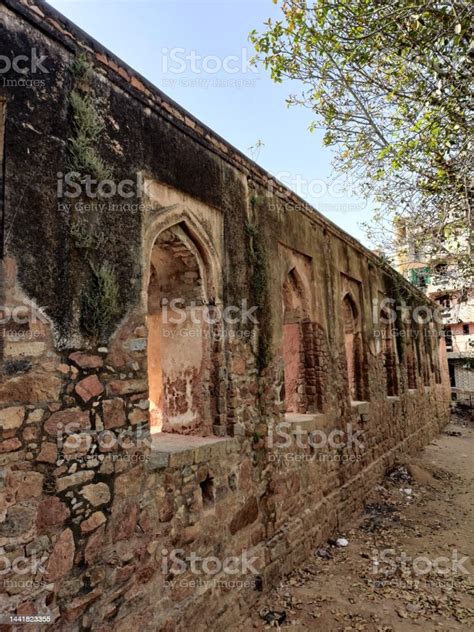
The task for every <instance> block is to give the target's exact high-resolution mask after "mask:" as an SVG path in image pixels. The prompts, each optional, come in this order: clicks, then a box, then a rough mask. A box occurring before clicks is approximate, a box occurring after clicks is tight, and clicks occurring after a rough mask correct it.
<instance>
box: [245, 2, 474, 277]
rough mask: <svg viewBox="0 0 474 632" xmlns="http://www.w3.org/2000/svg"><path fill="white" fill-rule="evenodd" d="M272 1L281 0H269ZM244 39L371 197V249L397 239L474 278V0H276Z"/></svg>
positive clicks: (394, 245) (388, 248) (343, 167)
mask: <svg viewBox="0 0 474 632" xmlns="http://www.w3.org/2000/svg"><path fill="white" fill-rule="evenodd" d="M274 1H275V2H276V1H277V0H274ZM280 4H281V11H282V18H281V19H280V20H277V21H273V20H270V19H269V20H268V21H267V22H266V23H265V30H264V31H263V32H261V33H258V32H257V31H255V30H254V31H252V32H251V34H250V39H251V41H252V42H253V44H254V46H255V49H256V51H257V56H256V59H257V60H260V61H262V62H263V64H264V65H265V67H266V68H268V69H269V70H270V72H271V77H272V78H273V80H274V81H276V82H282V81H284V80H285V79H293V80H297V81H299V82H300V84H301V91H300V92H299V93H298V94H292V95H290V96H289V97H288V104H290V105H293V104H298V105H303V106H305V107H308V108H310V109H311V110H312V111H313V112H314V114H315V120H314V123H313V128H316V127H320V128H323V129H324V130H325V134H324V143H325V145H328V146H332V147H333V148H335V150H336V153H335V155H336V157H335V166H336V168H337V169H339V170H340V171H342V172H345V173H346V174H348V175H350V176H351V178H354V179H355V180H356V182H357V183H358V185H359V190H360V192H361V194H364V195H370V196H372V198H373V199H374V200H375V201H376V204H377V210H376V213H375V217H374V220H375V221H374V222H371V223H370V224H369V225H366V229H367V230H368V233H369V236H370V237H371V239H372V241H373V242H374V244H376V245H377V247H382V248H383V250H384V251H385V252H387V253H390V252H391V251H393V249H394V248H397V247H399V244H397V239H396V238H397V234H398V237H400V231H399V230H398V228H397V223H398V224H399V225H402V226H403V234H404V235H405V236H406V235H409V236H410V240H411V241H415V242H416V248H417V249H418V250H422V251H423V252H425V253H426V254H427V257H428V259H429V260H430V261H433V262H434V263H437V262H439V261H440V260H444V261H446V260H447V261H449V262H450V263H451V265H452V266H455V267H456V269H457V270H458V271H459V274H460V275H461V276H462V277H463V278H464V281H465V282H466V281H467V280H469V281H468V282H471V283H472V255H471V252H472V250H471V248H472V243H471V241H470V240H471V236H472V224H471V222H472V200H473V145H474V143H473V136H472V129H473V110H472V104H473V96H474V89H473V85H474V84H473V82H472V78H473V77H472V74H473V73H472V61H473V59H474V30H473V21H472V18H473V13H474V10H473V6H474V5H472V4H471V3H470V0H439V1H436V0H428V1H425V2H423V1H421V0H415V1H413V0H339V1H338V0H315V1H313V2H307V1H306V0H283V1H281V3H280Z"/></svg>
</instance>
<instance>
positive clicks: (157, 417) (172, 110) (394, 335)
mask: <svg viewBox="0 0 474 632" xmlns="http://www.w3.org/2000/svg"><path fill="white" fill-rule="evenodd" d="M0 22H1V24H0V28H1V40H0V41H1V47H2V48H1V52H2V54H3V53H5V54H8V55H11V54H15V55H16V54H26V55H27V56H28V55H31V54H32V52H31V51H32V50H33V49H34V50H35V51H36V53H35V54H38V55H44V56H45V57H46V58H45V60H44V67H45V68H46V71H42V72H40V73H39V74H38V75H37V76H35V77H34V78H35V79H37V80H38V82H39V83H37V84H34V85H33V84H27V83H25V82H18V74H15V73H14V72H12V73H10V74H8V73H7V74H6V75H5V80H6V82H4V83H3V84H2V85H0V104H3V105H2V110H1V112H0V125H2V122H3V121H4V125H2V128H1V129H0V141H1V144H2V147H4V152H3V154H1V155H3V160H0V166H1V165H3V174H4V175H3V177H2V186H0V192H1V193H2V200H1V205H0V208H1V209H2V211H3V224H2V226H3V233H2V245H3V250H2V252H3V258H2V279H1V284H0V290H1V294H2V305H3V318H2V337H1V344H2V354H1V362H2V366H1V369H2V373H1V382H0V433H1V436H0V467H1V470H0V474H1V476H0V486H1V487H0V560H1V567H0V573H1V574H0V581H1V585H2V587H1V589H0V593H1V594H0V614H1V615H4V614H5V613H7V614H8V615H11V616H13V615H17V616H20V617H27V616H33V615H41V616H46V617H50V619H49V621H50V623H49V626H50V628H49V629H55V630H66V631H67V630H71V631H75V630H79V629H85V628H87V629H91V630H97V631H100V632H106V631H112V630H114V632H115V631H118V632H122V631H123V632H125V631H128V630H130V629H143V630H163V631H165V630H166V631H170V630H187V629H189V626H190V625H192V626H193V628H194V629H196V630H204V629H215V630H222V629H225V626H226V625H228V624H230V623H231V622H235V621H236V620H239V618H241V617H244V616H245V612H246V611H247V610H248V608H249V607H250V606H251V604H252V600H253V599H255V596H256V595H257V593H258V591H259V590H267V589H268V588H269V587H270V586H271V585H273V584H274V582H275V581H277V579H278V578H280V577H281V576H282V575H283V574H284V573H285V572H287V571H289V570H290V569H291V568H293V567H294V566H295V565H296V564H297V563H299V562H300V561H302V560H304V559H305V558H306V557H307V556H308V555H310V554H311V551H312V550H313V549H314V547H315V546H316V545H317V544H318V543H321V542H323V541H324V540H325V539H326V538H327V537H329V536H330V535H331V534H332V533H334V532H336V531H338V530H342V529H343V528H344V524H345V523H346V521H347V520H348V519H349V517H350V516H351V515H353V514H354V512H355V511H357V510H359V509H360V508H361V507H362V503H363V500H364V498H365V496H366V494H367V492H368V490H369V489H370V487H371V486H372V485H373V484H375V483H376V482H377V481H378V480H380V479H381V477H382V476H383V474H384V472H385V471H386V469H387V468H388V467H390V466H391V465H392V464H393V463H394V462H395V461H396V459H397V458H398V457H399V456H400V455H402V454H405V453H407V452H411V451H416V450H418V449H420V448H421V447H422V446H423V445H425V444H426V443H427V442H428V441H429V440H430V439H431V438H432V437H433V436H435V435H436V433H437V432H438V431H439V429H440V428H441V427H442V426H443V424H444V423H446V421H447V416H448V409H449V380H448V376H447V365H446V359H445V352H444V348H443V345H441V346H440V342H439V338H438V332H437V329H436V327H435V328H433V327H430V326H427V325H425V324H423V323H421V324H420V323H418V322H417V323H413V322H412V319H411V314H412V312H413V309H414V308H416V307H420V308H421V306H424V309H425V310H428V311H429V310H431V309H433V306H432V305H431V304H430V303H426V299H425V298H424V297H423V296H422V295H420V294H419V293H417V292H416V290H415V289H414V288H413V287H411V286H409V285H408V284H407V283H406V282H405V281H404V280H403V279H401V277H399V276H398V275H397V274H396V273H395V272H393V271H392V270H390V269H389V268H387V267H386V266H384V265H383V264H382V262H381V261H380V260H379V259H378V258H377V257H375V256H374V255H373V254H372V253H370V252H369V251H367V250H366V249H364V248H363V247H362V246H361V245H360V244H359V243H358V242H356V241H355V240H354V239H352V238H351V237H350V236H348V235H346V234H345V233H344V232H343V231H342V230H341V229H339V228H337V227H335V226H334V225H332V224H331V223H330V222H328V221H326V220H325V219H324V218H323V217H322V216H321V215H320V214H318V213H317V212H316V211H315V210H314V209H311V208H309V207H308V206H307V205H306V204H305V203H304V202H303V201H302V200H300V199H299V198H297V197H296V196H295V195H294V194H293V193H291V192H290V191H288V190H286V189H284V188H283V187H282V185H280V184H278V183H277V182H274V181H273V180H272V179H271V177H270V176H269V175H268V174H267V173H265V172H264V171H263V170H262V169H260V168H258V167H257V166H256V165H254V164H253V163H251V162H250V161H248V160H247V159H246V158H245V157H244V156H243V155H241V154H240V153H239V152H237V150H235V149H233V148H232V147H231V146H230V145H228V144H227V143H225V141H223V139H221V138H219V137H218V136H217V135H215V134H214V133H212V132H211V130H209V129H207V128H206V127H205V126H204V125H202V124H201V123H199V121H196V120H195V119H193V118H192V117H191V116H190V115H189V114H188V113H186V112H185V111H183V110H182V109H180V108H179V107H178V106H177V105H176V104H174V103H172V102H171V101H170V100H169V99H167V98H166V97H165V96H164V95H163V94H162V93H160V92H159V91H158V90H157V89H156V88H153V86H151V85H150V84H149V83H148V82H146V80H145V79H143V78H142V77H140V76H139V75H137V74H136V73H134V72H133V71H132V70H131V69H130V68H128V67H127V66H125V65H124V64H123V63H121V62H120V61H119V60H117V59H116V58H114V57H113V55H112V54H111V53H109V52H108V51H106V50H105V49H103V48H102V47H101V46H100V45H99V44H97V43H96V42H94V41H93V40H91V39H90V38H88V37H87V36H86V35H85V34H84V33H82V32H80V31H79V30H78V29H77V28H75V27H74V26H73V25H71V24H70V23H69V22H67V21H65V20H64V19H63V18H62V17H61V16H60V15H59V14H57V13H56V12H54V11H53V10H52V9H51V8H49V7H47V6H46V5H44V4H43V3H40V2H36V3H31V2H26V1H25V2H18V1H13V0H6V1H5V2H4V4H3V5H2V6H1V7H0ZM5 51H6V52H5ZM81 143H82V145H81ZM79 167H81V168H80V169H79ZM78 169H79V171H78ZM71 173H76V174H77V175H75V176H74V175H73V176H71V177H70V175H71ZM84 176H89V185H90V186H86V184H87V183H86V182H84ZM81 178H82V180H83V181H82V184H81V185H80V186H79V185H78V182H79V181H80V180H81ZM91 180H92V181H93V182H91ZM104 181H107V185H106V186H101V183H103V182H104ZM124 181H125V184H124V186H123V187H122V186H121V185H122V184H123V183H124ZM385 298H389V299H393V301H394V303H393V305H397V306H401V304H402V303H403V305H404V306H405V307H404V310H405V311H408V312H409V318H408V321H406V319H405V321H404V320H402V319H401V318H400V314H401V311H400V310H399V311H394V316H395V320H394V321H393V322H392V323H391V324H390V326H389V327H388V329H387V326H386V325H385V324H384V323H383V322H381V321H380V316H381V313H382V307H383V305H382V306H381V301H383V300H384V299H385ZM173 301H177V302H174V303H172V302H173ZM348 308H350V312H349V309H348ZM349 316H350V323H349V321H348V318H349ZM288 327H289V328H290V329H286V328H288ZM412 330H413V331H414V332H418V334H419V335H416V336H415V335H414V334H413V335H410V334H409V332H410V331H412ZM285 332H287V333H285ZM387 332H388V333H387ZM285 356H286V357H285ZM196 558H198V560H197V561H196ZM230 558H236V560H237V567H236V571H235V572H234V570H235V569H234V568H232V570H229V567H228V566H227V565H226V561H228V560H229V559H230ZM193 559H194V562H195V563H194V562H193ZM247 562H249V563H248V564H247ZM234 566H235V565H234ZM3 621H4V619H2V622H3ZM18 629H21V625H19V628H18Z"/></svg>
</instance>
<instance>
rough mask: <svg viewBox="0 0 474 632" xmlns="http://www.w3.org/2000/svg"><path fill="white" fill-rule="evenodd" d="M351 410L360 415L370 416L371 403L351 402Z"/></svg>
mask: <svg viewBox="0 0 474 632" xmlns="http://www.w3.org/2000/svg"><path fill="white" fill-rule="evenodd" d="M351 408H352V409H353V410H355V411H356V412H358V413H359V415H368V414H369V412H370V403H369V402H364V401H356V400H351Z"/></svg>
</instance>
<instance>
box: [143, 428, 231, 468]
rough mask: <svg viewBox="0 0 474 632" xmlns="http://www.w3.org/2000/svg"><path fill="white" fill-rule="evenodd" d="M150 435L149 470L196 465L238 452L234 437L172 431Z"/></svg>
mask: <svg viewBox="0 0 474 632" xmlns="http://www.w3.org/2000/svg"><path fill="white" fill-rule="evenodd" d="M150 436H151V452H150V459H149V461H148V463H147V467H148V469H150V470H159V469H163V468H166V467H181V466H183V465H197V464H198V463H203V462H207V461H210V460H212V459H214V458H219V457H223V456H225V455H226V454H230V453H231V452H238V450H239V447H240V443H239V440H238V439H236V438H235V437H214V436H211V437H198V436H195V435H181V434H176V433H173V432H152V433H151V435H150Z"/></svg>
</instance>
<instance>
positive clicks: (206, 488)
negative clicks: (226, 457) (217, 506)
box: [199, 476, 214, 509]
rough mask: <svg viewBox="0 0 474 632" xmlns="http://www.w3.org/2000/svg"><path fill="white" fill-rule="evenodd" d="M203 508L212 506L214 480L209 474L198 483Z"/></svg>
mask: <svg viewBox="0 0 474 632" xmlns="http://www.w3.org/2000/svg"><path fill="white" fill-rule="evenodd" d="M199 485H200V487H201V493H202V504H203V507H204V509H208V508H209V507H213V506H214V481H213V480H212V478H210V477H209V476H208V477H207V478H205V479H204V480H203V481H201V482H200V483H199Z"/></svg>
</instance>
